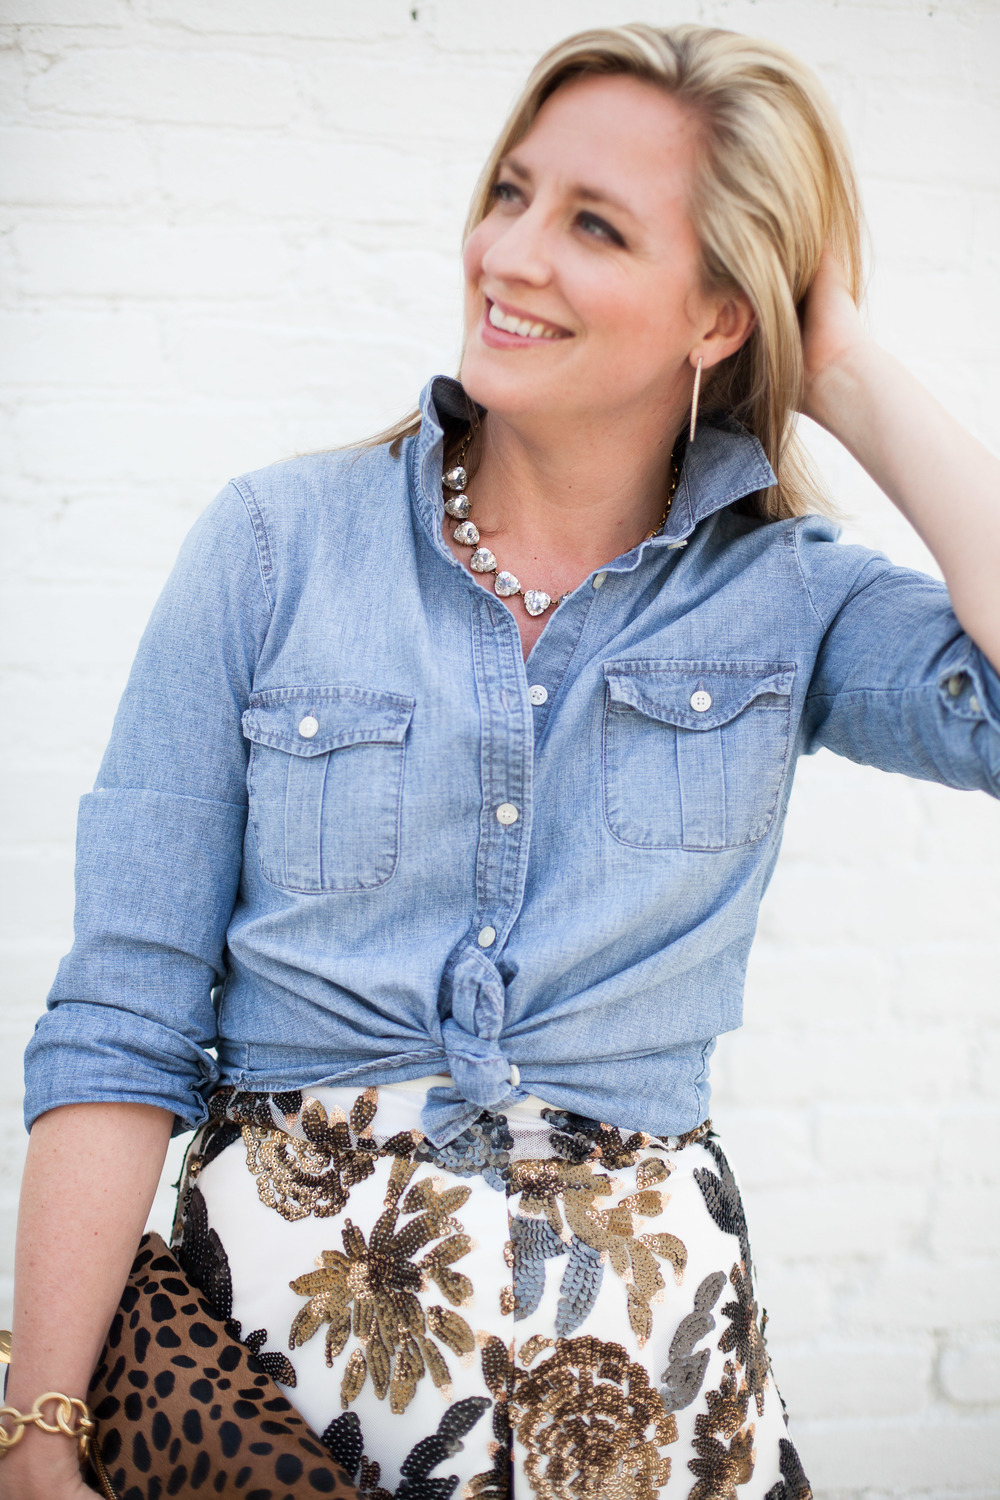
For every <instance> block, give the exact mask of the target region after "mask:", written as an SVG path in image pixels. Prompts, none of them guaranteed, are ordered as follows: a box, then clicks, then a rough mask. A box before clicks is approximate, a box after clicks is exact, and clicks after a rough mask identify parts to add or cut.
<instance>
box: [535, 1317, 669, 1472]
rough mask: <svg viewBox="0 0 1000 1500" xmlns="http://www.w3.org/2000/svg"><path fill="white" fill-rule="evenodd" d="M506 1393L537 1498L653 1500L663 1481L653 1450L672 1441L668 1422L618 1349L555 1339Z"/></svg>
mask: <svg viewBox="0 0 1000 1500" xmlns="http://www.w3.org/2000/svg"><path fill="white" fill-rule="evenodd" d="M538 1342H539V1343H541V1342H543V1341H538ZM544 1342H548V1341H547V1340H546V1341H544ZM536 1348H537V1345H536ZM526 1354H527V1355H528V1356H529V1360H530V1358H531V1357H533V1355H534V1354H535V1348H533V1349H532V1350H530V1351H529V1350H527V1349H525V1350H522V1351H521V1356H520V1357H521V1359H522V1360H524V1358H525V1355H526ZM514 1391H515V1395H514V1413H513V1422H514V1426H515V1428H516V1431H517V1436H518V1438H519V1439H520V1441H521V1442H522V1443H523V1444H524V1447H525V1449H526V1451H527V1454H528V1457H527V1459H526V1462H525V1472H526V1473H527V1476H528V1480H529V1482H530V1484H531V1488H532V1491H533V1493H534V1494H535V1495H536V1496H538V1497H539V1500H583V1497H594V1500H596V1497H598V1496H599V1497H600V1500H655V1497H656V1495H657V1494H658V1492H659V1488H660V1486H661V1485H663V1484H666V1482H667V1480H668V1479H669V1478H670V1459H669V1458H668V1457H666V1456H665V1455H664V1454H662V1453H661V1452H660V1449H661V1448H662V1447H665V1446H666V1445H668V1444H670V1443H675V1442H676V1441H677V1423H676V1420H675V1419H674V1417H673V1416H672V1415H671V1414H670V1413H668V1412H667V1411H666V1410H665V1409H664V1406H663V1402H662V1401H661V1400H660V1397H659V1395H658V1393H657V1392H656V1391H655V1390H653V1389H651V1387H650V1384H649V1375H648V1373H647V1371H646V1370H645V1369H643V1367H642V1365H639V1364H636V1363H634V1362H633V1361H632V1360H630V1359H629V1357H628V1354H627V1353H626V1351H625V1350H624V1349H623V1348H622V1346H621V1344H610V1343H603V1342H602V1341H601V1340H600V1339H595V1338H588V1337H586V1336H583V1337H581V1338H576V1339H558V1340H557V1341H556V1344H555V1351H554V1353H552V1354H551V1355H550V1356H549V1357H548V1359H546V1360H544V1361H543V1362H542V1363H541V1364H540V1365H538V1366H537V1367H536V1368H535V1369H534V1370H531V1371H529V1372H527V1373H525V1374H519V1376H518V1378H517V1380H516V1382H515V1386H514Z"/></svg>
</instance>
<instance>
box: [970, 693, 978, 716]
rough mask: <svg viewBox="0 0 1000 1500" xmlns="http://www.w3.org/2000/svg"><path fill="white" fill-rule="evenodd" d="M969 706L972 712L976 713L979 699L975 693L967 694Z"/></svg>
mask: <svg viewBox="0 0 1000 1500" xmlns="http://www.w3.org/2000/svg"><path fill="white" fill-rule="evenodd" d="M969 707H970V708H971V709H972V712H973V713H974V714H977V713H978V712H979V708H980V704H979V699H978V698H977V697H976V695H975V693H970V694H969Z"/></svg>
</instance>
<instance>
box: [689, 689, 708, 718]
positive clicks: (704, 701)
mask: <svg viewBox="0 0 1000 1500" xmlns="http://www.w3.org/2000/svg"><path fill="white" fill-rule="evenodd" d="M691 707H692V708H693V709H694V711H695V713H696V714H703V713H704V712H705V710H706V709H707V708H711V707H712V695H711V693H706V692H705V689H704V688H699V689H698V691H697V692H696V693H692V694H691Z"/></svg>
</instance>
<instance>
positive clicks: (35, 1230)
mask: <svg viewBox="0 0 1000 1500" xmlns="http://www.w3.org/2000/svg"><path fill="white" fill-rule="evenodd" d="M173 1120H174V1117H173V1115H171V1114H170V1113H169V1112H168V1111H167V1110H165V1109H159V1108H157V1107H155V1106H153V1105H148V1104H68V1105H64V1106H63V1107H62V1108H60V1109H52V1110H49V1111H48V1112H47V1113H46V1114H44V1115H42V1116H40V1118H39V1119H38V1120H36V1122H35V1125H34V1127H33V1129H32V1132H31V1139H30V1141H29V1144H28V1159H27V1164H26V1167H25V1173H24V1182H23V1186H22V1188H21V1206H20V1212H19V1215H18V1225H17V1259H16V1269H15V1281H14V1329H13V1334H14V1337H13V1345H12V1349H11V1364H10V1375H9V1378H8V1383H7V1396H6V1404H7V1405H8V1406H14V1407H16V1408H17V1409H18V1410H19V1411H21V1412H28V1411H30V1410H31V1408H32V1406H33V1405H34V1403H35V1401H36V1400H37V1398H38V1397H39V1396H40V1395H42V1394H43V1393H44V1392H45V1391H59V1392H61V1393H62V1394H63V1395H66V1396H69V1397H79V1398H80V1399H82V1400H86V1396H87V1387H88V1385H89V1384H90V1377H91V1374H92V1372H93V1370H94V1367H95V1365H96V1364H97V1359H98V1356H99V1354H100V1352H101V1348H102V1346H103V1344H104V1340H105V1337H106V1335H107V1331H108V1327H109V1325H110V1323H111V1319H112V1318H113V1317H114V1313H115V1309H116V1307H117V1306H118V1301H119V1298H120V1297H121V1294H122V1288H123V1287H124V1285H125V1282H126V1281H127V1279H128V1273H129V1267H130V1266H131V1264H132V1260H133V1258H134V1256H135V1252H136V1247H137V1246H138V1243H139V1239H140V1236H141V1234H142V1230H143V1226H144V1224H145V1222H146V1216H147V1214H148V1213H149V1207H150V1204H151V1203H152V1201H153V1194H154V1192H155V1191H156V1184H157V1182H158V1181H159V1176H160V1170H161V1168H162V1166H163V1160H164V1157H165V1155H166V1150H167V1142H168V1140H169V1139H170V1131H171V1127H172V1126H173ZM92 1494H93V1491H92V1490H90V1489H87V1488H86V1487H85V1485H84V1484H83V1482H82V1480H81V1478H80V1471H79V1463H78V1458H77V1448H76V1444H75V1443H73V1442H71V1441H70V1440H69V1439H68V1438H65V1437H63V1436H62V1435H61V1434H49V1433H45V1432H39V1431H38V1430H37V1429H32V1428H31V1427H28V1428H26V1429H25V1432H24V1436H23V1438H22V1440H21V1441H20V1442H19V1443H18V1445H17V1447H16V1448H14V1449H13V1450H12V1451H11V1452H10V1453H8V1455H7V1457H6V1458H5V1459H4V1461H3V1463H2V1464H0V1496H2V1497H3V1500H83V1497H84V1496H89V1495H92Z"/></svg>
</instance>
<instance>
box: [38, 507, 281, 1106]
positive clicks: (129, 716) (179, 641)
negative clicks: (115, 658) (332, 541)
mask: <svg viewBox="0 0 1000 1500" xmlns="http://www.w3.org/2000/svg"><path fill="white" fill-rule="evenodd" d="M251 504H252V499H251V497H250V495H249V493H248V494H247V497H246V498H244V494H243V493H242V492H241V490H240V489H239V488H237V486H236V485H227V487H226V488H225V489H224V490H223V491H222V493H221V494H220V495H219V496H218V498H217V499H216V500H215V501H214V502H213V504H212V505H211V506H210V507H209V508H208V510H207V511H206V512H205V513H204V515H203V516H202V517H201V519H200V520H199V521H198V522H197V523H196V525H195V526H194V528H193V529H192V531H191V532H190V534H189V536H188V537H187V540H186V541H185V543H184V545H183V547H182V549H181V552H180V555H179V557H178V560H177V563H176V565H175V567H174V569H173V571H172V573H171V575H170V578H169V579H168V581H167V584H166V586H165V588H164V590H163V593H162V594H161V595H160V598H159V600H158V602H157V604H156V607H155V608H154V610H153V613H152V616H151V618H150V621H149V624H148V625H147V627H146V630H145V633H144V635H143V638H142V641H141V643H140V646H139V650H138V653H137V655H136V659H135V662H134V664H133V667H132V671H131V674H130V676H129V681H128V685H127V687H126V689H125V693H124V695H123V697H122V700H121V703H120V705H119V708H118V712H117V715H116V717H115V724H114V730H113V732H112V736H111V741H110V744H109V745H108V749H107V751H106V753H105V756H104V760H103V762H102V764H101V769H100V772H99V774H98V777H97V783H96V785H95V788H94V790H93V792H91V793H90V794H89V795H87V796H85V797H84V798H83V799H82V800H81V804H80V815H79V822H78V830H77V866H76V914H75V920H74V944H73V947H72V949H71V951H70V952H69V953H68V954H67V955H66V957H65V958H64V959H63V961H62V963H61V964H60V966H59V970H58V973H57V976H56V980H55V983H54V984H53V986H52V990H51V993H50V994H49V997H48V1001H47V1007H48V1008H47V1012H46V1014H45V1015H44V1016H42V1018H41V1020H40V1021H39V1022H38V1025H37V1026H36V1028H35V1033H34V1036H33V1037H32V1039H31V1042H30V1043H29V1045H28V1049H27V1052H26V1055H25V1085H26V1088H25V1104H24V1114H25V1123H26V1125H27V1126H28V1128H29V1129H30V1128H31V1125H32V1123H33V1122H34V1120H36V1119H37V1118H38V1116H39V1115H40V1114H42V1113H44V1112H45V1111H46V1110H48V1109H52V1108H54V1107H55V1106H57V1105H61V1104H72V1103H81V1102H95V1101H102V1102H109V1101H110V1102H133V1103H143V1104H155V1105H159V1106H160V1107H161V1108H163V1109H168V1110H172V1111H173V1112H174V1114H175V1115H176V1116H177V1129H189V1128H190V1127H192V1126H194V1125H197V1124H199V1123H200V1122H201V1121H202V1120H203V1119H204V1118H205V1116H206V1108H205V1102H204V1096H205V1093H206V1091H207V1090H208V1089H210V1088H211V1086H212V1084H213V1083H214V1082H215V1080H216V1079H217V1077H218V1070H217V1066H216V1063H215V1060H214V1058H213V1057H212V1056H211V1054H210V1052H209V1051H208V1049H209V1048H210V1047H211V1046H212V1044H213V1042H214V1041H215V1035H216V1025H215V1022H216V1017H215V1008H214V1005H213V1000H212V992H213V989H214V987H215V986H216V985H217V984H219V983H220V982H221V980H222V979H223V977H224V967H225V965H224V953H225V945H226V930H227V927H228V925H229V920H230V917H231V915H232V910H233V905H234V902H235V899H236V893H237V890H238V886H239V877H240V868H241V860H242V845H243V835H244V830H245V827H246V807H247V790H246V748H245V741H244V739H243V735H242V731H241V726H240V716H241V714H242V713H243V710H244V709H245V708H246V706H247V702H248V699H249V695H250V691H251V683H252V678H253V673H254V668H255V664H256V662H257V660H258V659H259V655H260V651H261V647H262V645H263V641H264V637H265V635H266V631H267V628H268V625H269V622H270V600H269V593H268V589H269V564H268V555H267V550H266V544H265V534H264V531H263V526H262V522H261V518H260V516H259V514H258V513H257V512H256V511H255V510H251V509H248V506H249V505H251Z"/></svg>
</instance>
